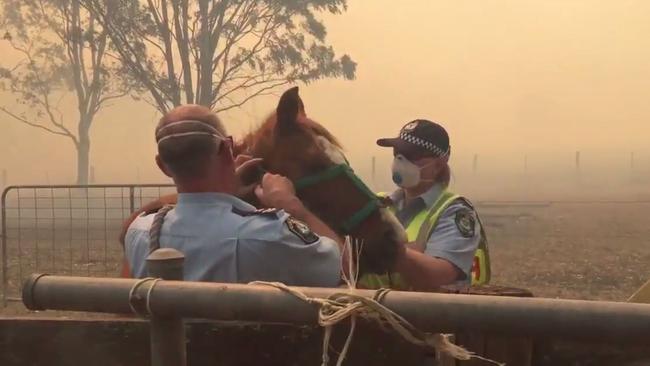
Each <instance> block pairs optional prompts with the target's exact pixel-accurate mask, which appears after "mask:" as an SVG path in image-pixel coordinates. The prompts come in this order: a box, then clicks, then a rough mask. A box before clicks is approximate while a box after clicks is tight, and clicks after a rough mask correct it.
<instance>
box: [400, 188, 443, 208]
mask: <svg viewBox="0 0 650 366" xmlns="http://www.w3.org/2000/svg"><path fill="white" fill-rule="evenodd" d="M443 189H444V188H443V187H442V185H441V184H434V185H433V186H431V188H429V190H428V191H426V192H424V193H422V194H421V195H419V196H418V197H417V198H419V199H421V200H422V201H424V204H425V205H426V206H427V207H431V206H433V204H434V203H435V202H436V200H437V199H438V197H440V195H441V194H442V191H443ZM390 198H391V199H392V200H393V202H395V205H396V206H397V208H398V209H401V208H402V206H403V204H404V190H403V189H401V188H400V189H398V190H396V191H395V192H393V194H391V195H390Z"/></svg>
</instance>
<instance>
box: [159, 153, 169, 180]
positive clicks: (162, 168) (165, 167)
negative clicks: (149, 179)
mask: <svg viewBox="0 0 650 366" xmlns="http://www.w3.org/2000/svg"><path fill="white" fill-rule="evenodd" d="M156 164H157V165H158V168H159V169H160V171H162V172H163V174H165V175H166V176H168V177H170V178H171V177H172V174H171V172H170V171H169V169H168V168H167V165H165V163H164V162H163V161H162V158H160V155H156Z"/></svg>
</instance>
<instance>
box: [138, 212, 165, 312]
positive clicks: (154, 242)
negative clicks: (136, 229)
mask: <svg viewBox="0 0 650 366" xmlns="http://www.w3.org/2000/svg"><path fill="white" fill-rule="evenodd" d="M173 208H174V206H173V205H165V206H163V207H161V208H160V210H158V212H156V215H155V216H154V217H153V222H152V223H151V227H150V228H149V254H151V253H153V252H154V251H156V250H157V249H159V248H160V232H161V230H162V226H163V223H164V221H165V216H166V215H167V213H168V212H169V211H171V210H172V209H173ZM150 281H151V285H150V286H149V289H148V290H147V295H146V298H145V299H144V300H145V309H146V310H147V312H146V313H143V312H141V311H139V310H138V309H137V306H136V303H137V302H138V301H142V298H141V297H140V296H138V295H137V290H138V288H139V287H140V286H142V285H143V284H145V283H146V282H150ZM158 281H160V278H153V277H145V278H142V279H140V280H139V281H138V282H136V283H135V284H134V285H133V287H131V290H129V307H130V308H131V311H133V313H134V314H137V315H140V316H141V317H143V318H146V317H148V316H149V315H151V314H152V312H151V303H150V299H151V293H152V292H153V289H154V287H155V286H156V284H157V283H158Z"/></svg>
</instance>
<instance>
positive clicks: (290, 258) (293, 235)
mask: <svg viewBox="0 0 650 366" xmlns="http://www.w3.org/2000/svg"><path fill="white" fill-rule="evenodd" d="M237 251H238V255H237V257H238V268H239V277H240V278H241V279H243V280H245V281H254V280H260V279H264V280H266V281H279V282H283V283H285V284H287V285H293V286H313V287H336V286H338V284H339V282H340V279H341V275H340V273H341V272H340V271H341V254H340V251H339V247H338V245H337V244H336V242H335V241H334V240H332V239H330V238H327V237H322V236H317V235H316V234H314V233H313V232H311V230H310V229H309V227H308V226H306V225H305V224H304V223H302V222H300V221H298V220H296V219H294V218H292V217H290V216H289V215H287V214H286V213H284V212H282V211H281V212H279V213H278V217H277V218H267V217H254V218H251V219H250V220H248V221H247V222H246V224H244V225H243V226H242V227H241V228H240V231H239V235H238V246H237Z"/></svg>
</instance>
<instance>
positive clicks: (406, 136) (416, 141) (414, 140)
mask: <svg viewBox="0 0 650 366" xmlns="http://www.w3.org/2000/svg"><path fill="white" fill-rule="evenodd" d="M399 138H400V139H402V140H404V141H406V142H410V143H411V144H413V145H416V146H419V147H421V148H424V149H426V150H429V151H431V152H433V153H434V154H436V155H437V156H440V157H448V156H449V148H447V150H446V151H445V150H443V149H441V148H439V147H438V146H436V145H435V144H434V143H433V142H430V141H427V140H424V139H421V138H419V137H417V136H413V135H411V134H410V133H408V132H403V131H402V132H400V134H399Z"/></svg>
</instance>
